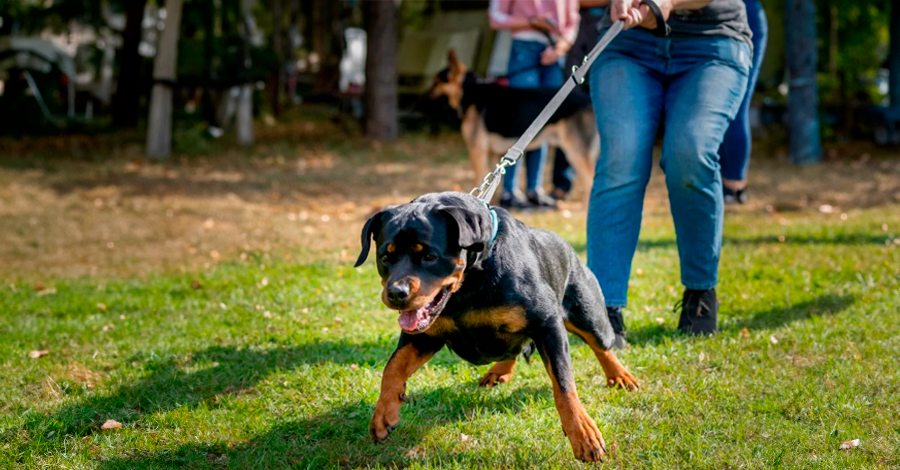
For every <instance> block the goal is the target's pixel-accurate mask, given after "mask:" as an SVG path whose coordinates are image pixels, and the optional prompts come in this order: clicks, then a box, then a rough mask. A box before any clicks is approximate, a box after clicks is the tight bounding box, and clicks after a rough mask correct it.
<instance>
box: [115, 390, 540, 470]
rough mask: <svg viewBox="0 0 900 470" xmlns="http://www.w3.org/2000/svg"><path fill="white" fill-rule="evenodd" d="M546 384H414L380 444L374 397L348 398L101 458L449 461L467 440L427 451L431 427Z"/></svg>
mask: <svg viewBox="0 0 900 470" xmlns="http://www.w3.org/2000/svg"><path fill="white" fill-rule="evenodd" d="M551 396H552V395H551V394H550V391H549V389H540V390H539V389H534V388H514V389H512V390H510V391H509V392H508V393H504V392H503V391H488V390H482V389H476V387H475V386H474V385H473V384H458V385H453V386H451V387H439V388H433V389H430V390H420V391H416V390H412V391H411V394H410V399H411V402H410V403H407V404H404V405H403V407H402V408H401V422H400V426H399V427H398V428H397V429H396V430H395V431H394V432H393V433H392V434H391V436H390V437H389V438H388V440H387V441H386V442H385V443H383V444H375V443H373V442H372V440H371V438H370V437H369V431H368V425H369V419H370V418H371V415H372V413H373V411H374V404H372V403H366V402H363V401H348V402H346V403H344V404H343V405H340V406H337V407H335V408H333V409H331V410H328V411H326V412H324V413H321V414H318V415H316V416H313V417H310V418H308V419H302V420H298V421H291V422H285V423H280V424H276V425H275V426H274V427H272V428H271V429H270V430H269V431H267V432H265V433H262V434H260V435H258V436H256V437H253V438H252V439H250V440H248V441H245V442H242V443H238V444H236V445H235V444H234V443H229V442H215V443H203V444H187V445H182V446H180V447H176V448H174V449H166V450H161V451H148V452H136V453H132V454H131V455H128V456H124V457H116V458H113V459H110V460H107V461H105V462H103V464H102V465H101V467H100V468H102V469H104V470H120V469H138V468H140V469H145V468H183V467H187V468H225V467H230V468H273V469H282V468H334V467H342V468H358V467H366V466H370V465H375V464H382V465H386V466H391V467H406V466H409V465H411V464H413V463H417V462H418V463H424V462H426V461H438V462H444V463H446V462H447V461H452V460H455V459H458V458H460V457H461V456H463V455H466V445H465V444H464V443H463V441H462V440H460V444H459V445H458V446H455V447H454V448H453V449H452V450H450V451H435V450H433V449H429V450H428V451H427V452H426V451H425V450H424V449H422V448H421V447H419V444H420V443H421V442H422V440H423V439H424V438H425V436H426V435H427V434H428V433H429V431H430V430H431V429H432V428H434V427H436V426H441V425H445V424H448V423H455V422H463V421H466V420H467V419H468V418H467V413H471V412H472V411H473V410H478V411H479V413H517V412H519V411H520V410H522V409H524V408H526V407H529V406H534V397H544V399H545V401H546V402H547V403H546V405H547V406H549V403H550V397H551Z"/></svg>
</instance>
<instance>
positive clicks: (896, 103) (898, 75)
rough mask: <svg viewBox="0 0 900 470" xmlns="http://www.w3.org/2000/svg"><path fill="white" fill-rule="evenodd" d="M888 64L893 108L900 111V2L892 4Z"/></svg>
mask: <svg viewBox="0 0 900 470" xmlns="http://www.w3.org/2000/svg"><path fill="white" fill-rule="evenodd" d="M888 64H889V65H888V66H889V67H890V70H891V78H890V87H891V91H890V93H891V107H892V108H895V109H900V0H893V1H892V2H891V51H890V58H889V59H888Z"/></svg>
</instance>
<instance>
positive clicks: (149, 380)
mask: <svg viewBox="0 0 900 470" xmlns="http://www.w3.org/2000/svg"><path fill="white" fill-rule="evenodd" d="M393 349H394V346H393V345H392V344H390V343H387V342H372V343H362V344H356V343H349V342H346V341H322V342H316V343H311V344H305V345H301V346H295V347H288V348H275V349H250V348H234V347H219V346H215V347H210V348H208V349H205V350H202V351H199V352H194V353H191V354H189V355H187V356H180V357H173V358H166V359H158V360H154V359H153V357H152V356H151V357H149V358H131V359H130V360H129V362H135V361H141V362H143V365H144V367H145V369H147V370H149V373H148V374H147V375H146V376H145V377H143V378H140V379H138V380H136V381H134V382H132V383H129V384H126V385H123V386H120V387H119V388H117V389H115V390H113V391H111V392H109V393H97V394H94V395H91V396H88V397H86V398H84V399H81V400H78V401H75V402H74V403H70V404H66V405H63V406H61V407H60V408H58V409H57V410H55V411H54V412H52V413H49V414H41V413H28V414H27V415H26V417H25V422H24V424H23V425H22V426H21V427H20V428H9V429H6V430H4V431H3V432H0V444H12V446H13V447H14V448H17V449H18V452H19V453H20V454H21V455H22V457H23V458H24V457H25V456H27V454H28V453H34V452H35V451H38V452H40V451H45V450H51V449H54V448H58V447H60V446H63V445H64V444H65V441H66V439H71V438H80V437H84V436H88V435H91V434H93V433H95V432H98V431H99V430H100V426H101V425H102V424H103V423H104V422H105V421H106V420H108V419H115V420H116V421H119V422H121V423H123V424H126V425H127V424H129V423H133V422H136V421H138V420H139V419H140V418H141V416H143V415H147V414H152V413H159V412H166V411H170V410H173V409H176V408H182V407H187V408H193V407H197V406H206V407H211V408H214V407H217V406H220V403H221V401H222V400H223V398H225V397H227V396H229V395H238V394H241V393H246V392H248V391H249V390H250V389H252V388H253V387H255V386H256V385H257V383H259V382H260V381H261V380H264V379H265V378H266V377H268V376H269V375H271V374H273V373H276V372H278V371H288V370H291V369H293V368H294V367H297V366H298V365H302V364H324V363H338V364H354V363H355V364H360V365H371V366H373V367H381V366H383V364H384V363H386V362H387V360H388V358H389V357H390V354H391V352H392V351H393ZM453 364H455V362H454V361H434V364H433V365H434V366H437V367H442V366H444V367H447V366H452V365H453Z"/></svg>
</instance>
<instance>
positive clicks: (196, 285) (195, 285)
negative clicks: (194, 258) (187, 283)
mask: <svg viewBox="0 0 900 470" xmlns="http://www.w3.org/2000/svg"><path fill="white" fill-rule="evenodd" d="M201 287H203V284H200V281H198V280H196V279H194V280H193V281H191V289H199V288H201Z"/></svg>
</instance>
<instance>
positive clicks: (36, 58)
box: [0, 37, 77, 118]
mask: <svg viewBox="0 0 900 470" xmlns="http://www.w3.org/2000/svg"><path fill="white" fill-rule="evenodd" d="M5 51H13V52H15V54H14V55H11V56H10V57H8V58H7V59H5V60H3V61H0V70H4V69H8V68H13V67H14V68H20V69H23V70H25V71H28V70H34V71H37V72H41V73H49V72H50V71H51V70H52V69H53V67H56V68H58V69H59V70H60V71H61V72H62V73H64V74H66V75H67V76H68V77H69V82H68V93H67V94H68V95H69V106H68V108H69V109H68V115H69V117H73V116H75V77H76V75H77V73H76V71H75V59H74V57H73V56H72V54H70V53H69V51H68V50H67V49H66V48H64V47H62V46H60V45H59V44H57V43H55V42H53V41H49V40H46V39H40V38H35V37H5V38H0V52H5ZM27 78H28V84H29V86H30V88H31V92H32V93H33V94H34V96H35V98H36V99H37V100H38V103H39V104H40V106H41V111H42V112H43V113H44V115H45V117H47V118H50V116H49V111H48V110H47V106H46V105H45V104H44V102H43V98H42V97H41V92H40V90H38V89H37V85H36V84H35V83H34V80H33V79H32V78H31V75H30V74H29V75H28V76H27Z"/></svg>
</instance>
